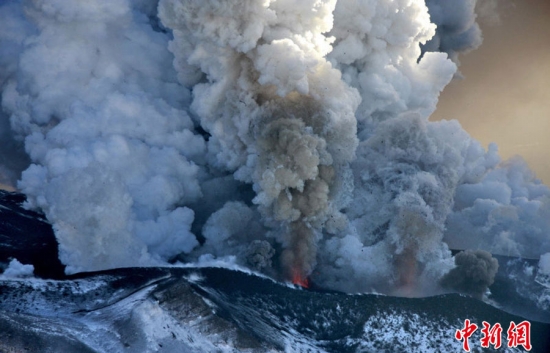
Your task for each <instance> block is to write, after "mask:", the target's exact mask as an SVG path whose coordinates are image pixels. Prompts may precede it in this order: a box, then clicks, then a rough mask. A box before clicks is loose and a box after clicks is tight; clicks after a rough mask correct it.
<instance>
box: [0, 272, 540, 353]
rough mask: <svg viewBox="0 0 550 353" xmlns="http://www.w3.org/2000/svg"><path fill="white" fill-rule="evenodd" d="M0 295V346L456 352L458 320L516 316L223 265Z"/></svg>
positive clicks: (454, 298) (89, 277) (84, 277)
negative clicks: (312, 284)
mask: <svg viewBox="0 0 550 353" xmlns="http://www.w3.org/2000/svg"><path fill="white" fill-rule="evenodd" d="M0 293H1V294H0V328H1V330H0V342H2V344H3V346H0V347H1V348H2V349H3V350H4V351H9V349H12V350H15V351H17V350H24V351H30V352H59V351H64V352H87V351H93V352H128V351H130V352H157V351H158V352H269V351H273V352H279V351H280V352H283V351H286V352H459V351H460V350H461V347H462V343H461V342H460V341H458V340H456V339H455V338H454V334H455V331H456V330H457V329H462V326H463V323H464V320H465V319H470V320H471V321H472V322H473V323H476V324H477V325H478V326H479V327H482V321H487V322H489V323H491V324H495V323H501V325H502V326H503V327H505V329H506V328H507V326H508V323H509V322H511V321H513V322H515V323H519V322H521V321H523V320H524V319H523V318H522V317H519V316H514V315H511V314H508V313H505V312H504V311H501V310H498V309H496V308H494V307H492V306H490V305H488V304H485V303H483V302H481V301H478V300H476V299H472V298H469V297H465V296H462V295H458V294H448V295H442V296H436V297H430V298H416V299H411V298H396V297H387V296H382V295H373V294H369V295H365V294H363V295H350V294H343V293H336V292H321V291H310V290H305V289H301V288H296V287H294V286H291V285H287V284H284V283H277V282H275V281H273V280H271V279H268V278H265V277H261V276H257V275H254V274H249V273H245V272H241V271H235V270H229V269H224V268H128V269H117V270H110V271H105V272H99V273H90V274H80V275H77V276H72V277H70V278H67V279H66V280H61V281H56V280H38V279H25V280H4V281H2V282H0ZM530 333H531V343H532V345H533V349H532V352H547V351H548V350H547V349H548V348H550V346H549V345H548V334H549V333H550V325H548V324H543V323H539V322H535V321H532V322H531V332H530ZM480 338H481V332H480V330H478V331H477V332H476V333H475V334H474V335H473V336H472V337H471V338H470V346H471V347H472V349H474V350H479V349H481V346H480V343H479V340H480ZM504 346H506V344H505V345H504ZM520 348H521V346H520V347H518V348H517V349H511V348H507V347H505V348H501V349H500V350H498V351H510V352H512V351H517V352H521V351H522V350H521V349H520Z"/></svg>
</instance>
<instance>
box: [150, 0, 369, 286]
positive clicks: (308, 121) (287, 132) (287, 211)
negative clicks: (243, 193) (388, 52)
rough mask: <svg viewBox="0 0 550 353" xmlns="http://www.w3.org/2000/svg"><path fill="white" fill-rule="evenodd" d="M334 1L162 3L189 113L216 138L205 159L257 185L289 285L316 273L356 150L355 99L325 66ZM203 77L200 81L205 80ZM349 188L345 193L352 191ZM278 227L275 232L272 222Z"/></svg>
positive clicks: (337, 226)
mask: <svg viewBox="0 0 550 353" xmlns="http://www.w3.org/2000/svg"><path fill="white" fill-rule="evenodd" d="M334 5H335V1H299V2H298V1H267V2H266V1H240V2H232V3H228V2H226V1H209V2H207V3H205V2H203V1H184V0H163V1H161V2H160V7H159V9H160V17H161V19H162V21H163V24H164V25H165V26H167V27H169V28H171V29H172V30H173V31H174V40H173V41H172V42H171V43H170V48H171V50H172V52H173V53H174V55H175V57H176V59H175V61H176V68H177V69H178V73H179V78H180V81H181V82H182V84H186V85H188V86H192V85H194V86H193V92H194V97H193V102H192V105H191V108H192V110H193V112H194V113H195V114H197V116H198V117H199V119H200V124H201V126H202V127H203V128H204V129H205V130H206V131H207V132H208V133H209V134H211V137H210V139H209V141H208V146H207V147H208V159H209V161H211V163H212V164H213V165H215V166H216V167H218V168H220V169H224V170H227V171H229V172H232V173H234V175H235V177H236V178H237V179H238V180H241V181H243V182H248V183H252V184H253V188H254V191H255V192H256V194H257V196H256V197H255V198H254V200H253V202H254V204H256V205H258V208H259V210H260V212H261V214H262V216H263V217H264V219H265V222H266V223H268V224H269V223H271V224H272V225H274V224H275V226H274V227H275V228H279V229H276V230H275V233H277V238H278V239H279V240H280V242H281V243H282V245H283V247H284V248H285V250H284V252H283V254H282V257H281V261H282V264H283V267H284V269H285V271H286V274H287V276H289V277H297V278H305V277H306V276H307V275H309V273H310V272H311V271H312V269H313V266H314V265H315V261H316V255H317V245H316V244H317V238H318V237H319V236H320V234H321V232H322V231H323V230H324V231H327V232H329V233H335V232H337V231H339V230H342V229H343V228H344V227H345V226H346V221H345V217H344V216H343V215H342V214H341V213H340V212H339V209H341V208H342V207H343V206H344V205H345V204H344V200H345V198H344V197H342V193H343V190H346V186H345V185H337V184H336V183H335V182H334V179H335V178H336V177H339V176H343V175H346V174H348V175H349V174H350V171H349V162H350V161H351V160H352V159H353V156H354V152H355V148H356V145H357V137H356V123H355V116H354V112H355V110H356V108H357V105H358V103H359V100H360V99H359V96H358V94H357V93H356V91H355V90H353V89H351V88H350V87H349V86H347V85H346V84H345V83H344V82H343V81H342V80H341V74H340V72H339V71H338V70H335V69H334V68H333V67H332V65H331V64H330V63H329V62H327V60H326V59H325V56H326V54H327V53H328V52H329V51H330V49H331V46H330V42H331V39H330V38H327V37H326V36H325V35H323V34H324V33H326V32H328V31H329V30H330V29H331V26H332V11H333V9H334ZM202 75H204V78H203V79H199V78H200V77H201V76H202ZM348 189H349V187H348ZM273 222H275V223H273Z"/></svg>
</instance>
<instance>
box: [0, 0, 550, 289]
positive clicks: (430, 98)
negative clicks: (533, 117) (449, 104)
mask: <svg viewBox="0 0 550 353" xmlns="http://www.w3.org/2000/svg"><path fill="white" fill-rule="evenodd" d="M475 4H476V1H474V0H461V1H458V0H457V1H443V0H429V1H426V2H425V1H422V0H394V1H384V0H371V1H356V0H338V1H336V0H243V1H225V0H208V1H205V0H160V1H157V0H112V1H104V0H89V1H54V0H9V1H2V2H0V92H1V100H2V112H1V113H0V119H1V121H0V138H1V139H2V141H1V142H2V147H3V148H2V149H0V163H1V165H0V182H2V183H6V182H10V181H13V180H14V179H17V178H18V177H19V175H20V178H19V181H18V183H17V187H18V188H19V189H20V190H21V191H22V192H24V193H25V194H26V195H27V198H28V202H27V206H28V207H32V208H38V209H41V210H42V211H43V212H44V213H45V214H46V216H47V218H48V220H49V221H50V222H51V223H52V224H53V227H54V229H55V233H56V237H57V240H58V241H59V244H60V257H61V260H62V262H63V263H65V264H66V265H67V266H68V267H67V271H68V272H76V271H82V270H99V269H106V268H113V267H121V266H142V265H144V266H151V265H158V264H167V263H168V262H171V261H172V262H173V261H177V260H182V261H207V260H209V259H213V258H215V259H216V260H218V261H230V262H237V263H238V264H240V265H248V266H251V267H253V268H255V269H257V270H260V271H263V272H265V273H268V274H271V275H274V276H276V277H278V278H285V279H291V280H293V281H294V282H295V283H299V284H302V285H307V283H308V280H313V281H315V283H316V284H318V285H322V286H325V287H329V288H333V289H338V290H345V291H366V290H372V289H374V290H377V291H383V292H386V293H394V294H403V295H423V294H431V293H434V291H437V290H441V288H437V286H438V284H439V283H443V282H441V281H440V279H441V278H442V277H443V278H449V277H452V276H454V274H455V273H459V274H460V273H462V272H460V271H461V270H460V269H459V268H460V265H459V263H458V262H457V263H456V264H455V263H454V261H453V258H452V256H451V252H450V250H449V248H448V246H447V244H449V245H450V246H451V247H452V248H454V249H466V248H474V249H478V248H479V249H483V250H486V251H490V252H493V253H504V254H513V255H525V254H527V255H529V256H533V257H537V256H540V255H541V254H542V253H545V252H550V238H549V237H548V234H550V223H549V222H548V219H549V217H548V215H549V214H550V201H549V200H550V189H548V188H547V187H546V186H544V185H542V184H541V183H540V182H538V181H537V180H536V178H534V176H533V175H532V174H531V172H530V171H529V169H528V168H527V166H526V165H525V164H523V163H522V162H521V161H520V160H512V161H509V162H506V163H501V162H500V158H499V157H498V153H497V148H496V146H494V145H491V146H490V147H489V149H488V150H485V149H484V148H483V147H482V146H481V145H480V144H479V143H478V142H476V141H474V140H472V139H471V138H470V136H469V135H468V134H467V133H466V132H465V131H464V130H463V129H462V128H461V127H460V125H459V124H458V123H457V122H456V121H442V122H437V123H434V122H430V121H429V120H428V117H429V116H430V114H431V113H432V112H433V111H434V110H435V107H436V103H437V99H438V95H439V93H440V92H441V90H442V89H443V88H444V87H445V85H447V84H448V83H449V82H450V80H451V79H452V78H453V76H454V75H455V73H456V64H455V62H453V60H456V57H457V55H458V54H457V53H459V52H463V51H465V50H468V49H472V48H475V47H476V46H477V45H479V41H480V33H479V28H478V26H477V24H476V22H475V19H476V15H475V13H474V9H475ZM432 22H435V24H434V23H432ZM436 24H437V25H438V26H436ZM449 56H450V57H451V59H452V60H451V59H449ZM8 157H9V158H12V159H13V160H9V158H8ZM8 160H9V162H8ZM462 256H464V255H461V256H459V257H457V258H456V259H457V261H458V259H460V258H461V257H462ZM476 256H477V255H476ZM478 257H479V256H477V257H476V258H478ZM481 257H482V258H483V256H481ZM478 262H479V261H478ZM478 262H476V263H478ZM489 262H490V261H489ZM479 263H481V262H479ZM480 266H481V265H480ZM480 266H478V265H476V266H473V267H472V268H473V270H472V271H474V272H475V271H477V270H476V269H478V268H480ZM453 268H456V269H455V270H453ZM468 268H470V267H468ZM491 268H492V267H491ZM453 271H454V272H453ZM468 271H469V270H468ZM470 272H471V271H470ZM446 274H447V275H446ZM482 274H483V276H484V278H489V277H490V271H489V272H487V273H485V272H483V273H482ZM444 276H445V277H444ZM483 276H482V277H483ZM461 278H462V279H463V280H464V281H465V283H466V282H468V281H470V282H472V281H473V282H475V276H470V275H467V276H465V275H461ZM473 282H472V283H473ZM489 282H490V281H489V280H486V281H484V282H483V283H482V285H481V287H480V286H478V287H476V288H482V287H483V288H485V286H486V285H488V284H489ZM457 290H460V288H457ZM481 291H482V289H479V290H478V289H476V290H475V291H474V292H475V294H476V295H477V294H479V293H480V292H481Z"/></svg>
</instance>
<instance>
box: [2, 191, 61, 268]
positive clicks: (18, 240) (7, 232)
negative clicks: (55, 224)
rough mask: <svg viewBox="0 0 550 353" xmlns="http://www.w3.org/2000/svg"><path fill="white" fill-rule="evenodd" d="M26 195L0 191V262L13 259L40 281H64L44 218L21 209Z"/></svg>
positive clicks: (48, 224)
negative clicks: (45, 279) (57, 279)
mask: <svg viewBox="0 0 550 353" xmlns="http://www.w3.org/2000/svg"><path fill="white" fill-rule="evenodd" d="M24 201H25V195H22V194H18V193H12V192H7V191H3V190H0V263H4V264H7V263H8V262H9V261H10V260H11V259H13V258H16V259H17V260H19V262H21V263H23V264H26V265H33V266H34V274H35V275H36V276H38V277H42V278H63V277H64V273H65V272H64V271H65V266H63V265H62V264H61V262H60V261H59V253H58V243H57V241H56V239H55V235H54V233H53V230H52V226H51V224H50V223H48V221H47V220H46V219H45V217H44V215H42V214H40V213H38V212H34V211H29V210H26V209H24V208H23V207H22V206H21V205H22V203H23V202H24Z"/></svg>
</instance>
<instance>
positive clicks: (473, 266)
mask: <svg viewBox="0 0 550 353" xmlns="http://www.w3.org/2000/svg"><path fill="white" fill-rule="evenodd" d="M455 264H456V267H455V268H453V269H452V270H451V271H450V272H449V273H447V274H446V275H445V276H444V277H443V278H442V279H441V285H442V286H443V287H447V288H451V289H454V290H457V291H459V292H463V293H466V294H470V295H472V296H474V297H476V298H479V299H481V297H482V296H483V294H485V292H486V291H487V288H488V287H489V286H490V285H491V284H493V282H494V279H495V275H496V273H497V270H498V261H497V260H496V259H494V258H493V257H492V256H491V254H490V253H488V252H487V251H483V250H466V251H462V252H459V253H458V254H456V256H455Z"/></svg>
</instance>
